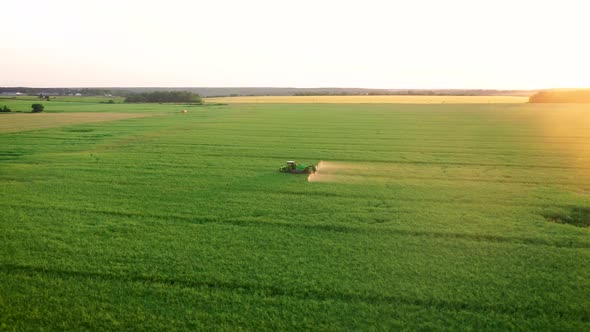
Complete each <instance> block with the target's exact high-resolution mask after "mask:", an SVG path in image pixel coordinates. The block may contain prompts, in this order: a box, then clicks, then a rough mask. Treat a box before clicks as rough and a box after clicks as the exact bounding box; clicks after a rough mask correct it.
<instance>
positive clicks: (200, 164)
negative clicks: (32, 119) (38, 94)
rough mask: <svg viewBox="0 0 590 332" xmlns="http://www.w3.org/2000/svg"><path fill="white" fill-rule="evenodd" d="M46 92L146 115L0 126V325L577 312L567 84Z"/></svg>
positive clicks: (532, 322) (576, 135)
mask: <svg viewBox="0 0 590 332" xmlns="http://www.w3.org/2000/svg"><path fill="white" fill-rule="evenodd" d="M21 103H22V105H21ZM30 103H31V102H30V101H28V100H21V101H6V105H8V107H10V108H11V109H13V110H19V107H21V106H24V105H26V106H27V107H29V106H30ZM0 104H1V103H0ZM44 105H45V107H46V108H45V112H44V115H47V114H49V113H51V112H128V113H143V112H149V113H150V115H153V116H149V117H142V118H130V119H122V120H117V121H109V122H98V123H80V124H69V125H65V126H61V127H54V128H48V129H33V130H29V131H20V132H12V133H0V188H1V190H0V211H1V213H0V326H1V327H2V328H6V329H8V330H13V329H14V330H23V329H24V330H39V329H50V330H66V329H67V330H88V329H90V330H98V329H130V330H131V329H133V330H135V329H150V330H174V329H189V330H207V329H219V330H252V331H260V330H273V331H274V330H330V331H333V330H371V329H373V330H399V329H410V330H477V331H480V330H502V331H504V330H533V331H540V330H580V331H582V330H589V329H590V283H588V280H590V233H589V231H588V228H587V227H577V226H580V225H582V226H583V225H584V223H583V221H582V220H581V219H583V218H586V217H588V214H590V213H586V212H587V211H588V209H587V208H588V206H590V165H589V164H588V162H590V154H588V151H590V141H589V138H590V136H588V131H587V129H588V128H590V127H588V126H587V124H588V122H587V117H590V115H588V116H586V117H584V112H585V109H584V106H582V105H561V106H558V107H557V106H555V105H530V104H490V105H486V104H480V105H478V104H471V105H462V104H445V105H397V104H387V105H381V104H374V105H373V104H371V105H368V104H339V105H337V104H322V105H317V104H301V105H293V104H232V105H227V106H223V105H214V106H206V105H205V106H196V105H189V106H186V105H172V104H163V105H158V104H156V105H146V104H133V105H122V104H115V105H108V104H99V103H91V102H86V103H81V102H80V103H78V102H60V101H51V102H48V103H44ZM181 109H188V113H186V114H181V113H180V110H181ZM11 116H14V114H6V115H4V114H0V121H10V117H11ZM30 116H35V115H34V114H31V115H30ZM578 117H582V118H578ZM556 119H558V120H559V119H564V120H563V121H562V122H560V121H558V120H556ZM286 160H297V161H299V162H302V163H306V164H307V163H317V162H319V161H320V160H324V161H329V162H334V163H339V164H340V165H347V166H344V167H342V168H343V169H342V170H341V173H340V174H339V177H338V178H337V181H320V182H308V181H307V180H306V176H299V175H296V174H285V173H279V172H278V171H277V169H278V167H280V166H282V165H284V163H285V161H286ZM320 173H321V169H320ZM570 220H573V222H569V221H570Z"/></svg>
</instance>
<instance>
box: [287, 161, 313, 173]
mask: <svg viewBox="0 0 590 332" xmlns="http://www.w3.org/2000/svg"><path fill="white" fill-rule="evenodd" d="M316 170H317V167H316V165H314V164H311V165H303V164H298V163H297V162H295V161H293V160H289V161H287V165H285V166H282V167H281V168H279V172H284V173H294V174H312V173H315V172H316Z"/></svg>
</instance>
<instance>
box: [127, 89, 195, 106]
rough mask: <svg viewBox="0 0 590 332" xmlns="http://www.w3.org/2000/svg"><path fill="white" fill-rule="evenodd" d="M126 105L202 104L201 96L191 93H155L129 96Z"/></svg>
mask: <svg viewBox="0 0 590 332" xmlns="http://www.w3.org/2000/svg"><path fill="white" fill-rule="evenodd" d="M125 102H126V103H193V104H200V103H201V102H202V100H201V96H199V95H198V94H196V93H192V92H189V91H154V92H144V93H134V94H130V95H128V96H127V98H126V99H125Z"/></svg>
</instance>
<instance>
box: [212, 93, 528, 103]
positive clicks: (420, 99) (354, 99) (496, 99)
mask: <svg viewBox="0 0 590 332" xmlns="http://www.w3.org/2000/svg"><path fill="white" fill-rule="evenodd" d="M206 100H207V101H209V102H215V103H226V104H233V103H271V104H278V103H281V104H359V103H360V104H392V103H393V104H511V103H512V104H514V103H526V102H527V101H528V97H523V96H397V95H395V96H242V97H217V98H206Z"/></svg>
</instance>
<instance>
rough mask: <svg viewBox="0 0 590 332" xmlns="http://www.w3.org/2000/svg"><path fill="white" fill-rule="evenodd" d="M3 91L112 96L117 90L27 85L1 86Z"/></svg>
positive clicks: (29, 93)
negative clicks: (29, 86)
mask: <svg viewBox="0 0 590 332" xmlns="http://www.w3.org/2000/svg"><path fill="white" fill-rule="evenodd" d="M2 92H20V93H24V94H27V95H38V94H45V93H51V94H57V95H61V96H68V95H75V94H76V93H80V94H82V95H83V96H110V95H114V93H115V92H113V91H111V89H103V88H27V87H13V88H8V87H0V93H2Z"/></svg>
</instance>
